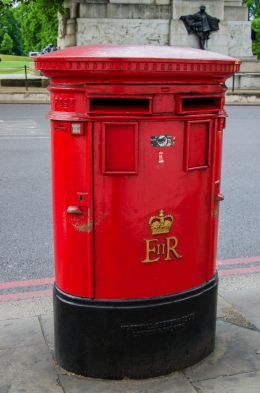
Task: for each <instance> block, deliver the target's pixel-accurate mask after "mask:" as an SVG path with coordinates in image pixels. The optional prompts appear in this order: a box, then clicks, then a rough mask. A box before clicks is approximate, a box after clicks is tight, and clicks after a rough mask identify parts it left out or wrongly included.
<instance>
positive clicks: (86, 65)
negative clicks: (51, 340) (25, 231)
mask: <svg viewBox="0 0 260 393" xmlns="http://www.w3.org/2000/svg"><path fill="white" fill-rule="evenodd" d="M35 62H36V68H37V69H38V70H41V71H42V73H43V74H44V75H46V76H48V77H49V78H50V92H51V112H50V114H49V118H50V120H51V133H52V179H53V216H54V245H55V286H54V319H55V356H56V359H57V361H58V363H59V364H60V365H61V366H62V367H63V368H65V369H66V370H69V371H71V372H74V373H78V374H82V375H86V376H91V377H101V378H113V379H121V378H123V377H130V378H146V377H152V376H158V375H162V374H166V373H169V372H171V371H173V370H179V369H183V368H184V367H187V366H190V365H192V364H194V363H196V362H198V361H199V360H201V359H202V358H204V357H205V356H207V355H208V354H209V353H210V352H211V351H212V350H213V348H214V341H215V325H216V297H217V273H216V249H217V231H218V215H219V202H220V201H221V200H222V199H223V196H222V194H221V189H220V181H221V150H222V133H223V128H224V127H225V119H226V112H225V109H224V94H225V91H226V87H225V80H226V79H227V78H229V77H231V76H232V75H233V74H234V73H235V72H236V71H238V70H239V61H238V60H236V59H234V58H230V57H227V56H223V55H220V54H216V53H211V52H208V51H202V50H196V49H187V48H177V47H176V48H175V47H160V46H83V47H75V48H68V49H65V50H61V51H56V52H53V53H49V54H46V55H43V56H37V58H36V59H35Z"/></svg>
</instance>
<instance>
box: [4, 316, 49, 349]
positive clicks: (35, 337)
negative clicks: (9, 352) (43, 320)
mask: <svg viewBox="0 0 260 393" xmlns="http://www.w3.org/2000/svg"><path fill="white" fill-rule="evenodd" d="M42 342H43V335H42V332H41V327H40V324H39V320H38V318H37V317H34V318H22V319H10V320H6V321H0V349H6V348H13V347H22V346H26V345H35V344H37V345H38V344H41V343H42Z"/></svg>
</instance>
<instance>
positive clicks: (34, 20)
mask: <svg viewBox="0 0 260 393" xmlns="http://www.w3.org/2000/svg"><path fill="white" fill-rule="evenodd" d="M62 11H63V0H0V17H1V19H0V48H1V42H2V40H3V36H4V32H5V31H4V32H3V33H2V35H1V22H2V13H4V14H6V15H9V17H11V18H12V22H8V23H7V20H5V21H4V22H3V25H4V26H5V29H6V26H12V25H13V26H16V28H17V31H18V33H19V37H17V38H18V40H17V39H16V38H15V37H14V36H13V34H12V32H10V31H9V29H8V30H7V33H8V34H9V35H10V37H11V38H12V40H13V41H14V47H13V53H14V54H22V53H23V54H27V53H28V52H30V51H39V50H41V49H42V48H44V47H45V46H46V45H47V44H49V43H52V44H53V45H56V43H57V34H58V12H61V13H62Z"/></svg>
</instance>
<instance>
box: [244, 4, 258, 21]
mask: <svg viewBox="0 0 260 393" xmlns="http://www.w3.org/2000/svg"><path fill="white" fill-rule="evenodd" d="M243 3H244V4H246V5H247V7H248V12H249V17H250V19H255V18H259V17H260V0H243Z"/></svg>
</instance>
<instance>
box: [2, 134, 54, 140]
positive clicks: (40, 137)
mask: <svg viewBox="0 0 260 393" xmlns="http://www.w3.org/2000/svg"><path fill="white" fill-rule="evenodd" d="M0 139H50V137H49V136H31V135H28V136H19V135H14V136H5V135H4V136H1V135H0Z"/></svg>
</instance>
